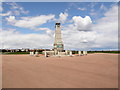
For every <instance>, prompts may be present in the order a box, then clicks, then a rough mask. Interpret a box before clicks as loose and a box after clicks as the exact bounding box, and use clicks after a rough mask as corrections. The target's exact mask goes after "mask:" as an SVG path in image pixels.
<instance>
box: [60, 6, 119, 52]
mask: <svg viewBox="0 0 120 90" xmlns="http://www.w3.org/2000/svg"><path fill="white" fill-rule="evenodd" d="M104 15H105V16H104V17H102V18H100V19H99V20H97V21H96V24H92V27H91V30H92V31H87V32H85V31H84V30H83V31H78V30H77V29H76V28H78V27H79V28H83V29H89V27H88V26H89V23H91V20H90V19H85V23H86V22H88V23H87V24H88V26H87V24H84V23H83V22H84V18H82V17H80V16H77V17H76V16H74V17H75V18H74V24H76V25H74V24H70V25H67V26H66V27H64V30H63V31H62V33H63V41H64V43H65V49H79V50H91V49H96V48H98V49H117V47H118V7H117V6H113V7H112V8H111V9H109V10H108V11H107V12H106V13H105V14H104ZM80 22H82V24H81V23H80ZM79 24H80V25H79Z"/></svg>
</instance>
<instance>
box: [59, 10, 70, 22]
mask: <svg viewBox="0 0 120 90" xmlns="http://www.w3.org/2000/svg"><path fill="white" fill-rule="evenodd" d="M67 17H68V13H66V12H65V13H60V15H59V21H60V22H61V23H64V22H65V21H66V20H67Z"/></svg>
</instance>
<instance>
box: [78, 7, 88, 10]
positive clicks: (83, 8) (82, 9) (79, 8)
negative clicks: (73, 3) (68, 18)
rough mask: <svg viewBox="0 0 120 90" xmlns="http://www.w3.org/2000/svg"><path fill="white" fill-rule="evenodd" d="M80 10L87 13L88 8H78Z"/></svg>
mask: <svg viewBox="0 0 120 90" xmlns="http://www.w3.org/2000/svg"><path fill="white" fill-rule="evenodd" d="M78 10H80V11H85V10H86V8H80V7H79V8H78Z"/></svg>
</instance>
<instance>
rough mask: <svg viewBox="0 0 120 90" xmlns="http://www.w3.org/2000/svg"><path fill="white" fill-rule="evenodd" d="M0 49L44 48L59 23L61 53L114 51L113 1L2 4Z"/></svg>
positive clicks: (115, 19) (115, 20) (115, 11)
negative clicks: (61, 42)
mask: <svg viewBox="0 0 120 90" xmlns="http://www.w3.org/2000/svg"><path fill="white" fill-rule="evenodd" d="M0 5H1V6H2V7H0V12H1V13H0V16H1V18H0V19H2V27H0V28H1V29H0V31H1V33H0V40H2V45H1V46H0V48H6V49H8V48H32V49H33V48H36V49H37V48H48V49H52V48H53V44H54V36H55V35H54V32H55V23H56V22H60V23H61V30H62V40H63V43H64V49H65V50H116V49H118V5H117V3H116V2H3V3H2V4H0Z"/></svg>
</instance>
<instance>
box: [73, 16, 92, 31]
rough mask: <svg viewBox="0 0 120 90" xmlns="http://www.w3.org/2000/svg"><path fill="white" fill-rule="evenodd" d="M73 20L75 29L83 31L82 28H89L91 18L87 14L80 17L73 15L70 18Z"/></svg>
mask: <svg viewBox="0 0 120 90" xmlns="http://www.w3.org/2000/svg"><path fill="white" fill-rule="evenodd" d="M72 20H73V22H74V26H75V27H76V28H77V30H80V31H83V30H87V31H88V30H90V28H91V24H92V20H91V18H90V17H89V16H85V18H82V17H81V16H74V17H73V18H72Z"/></svg>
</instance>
